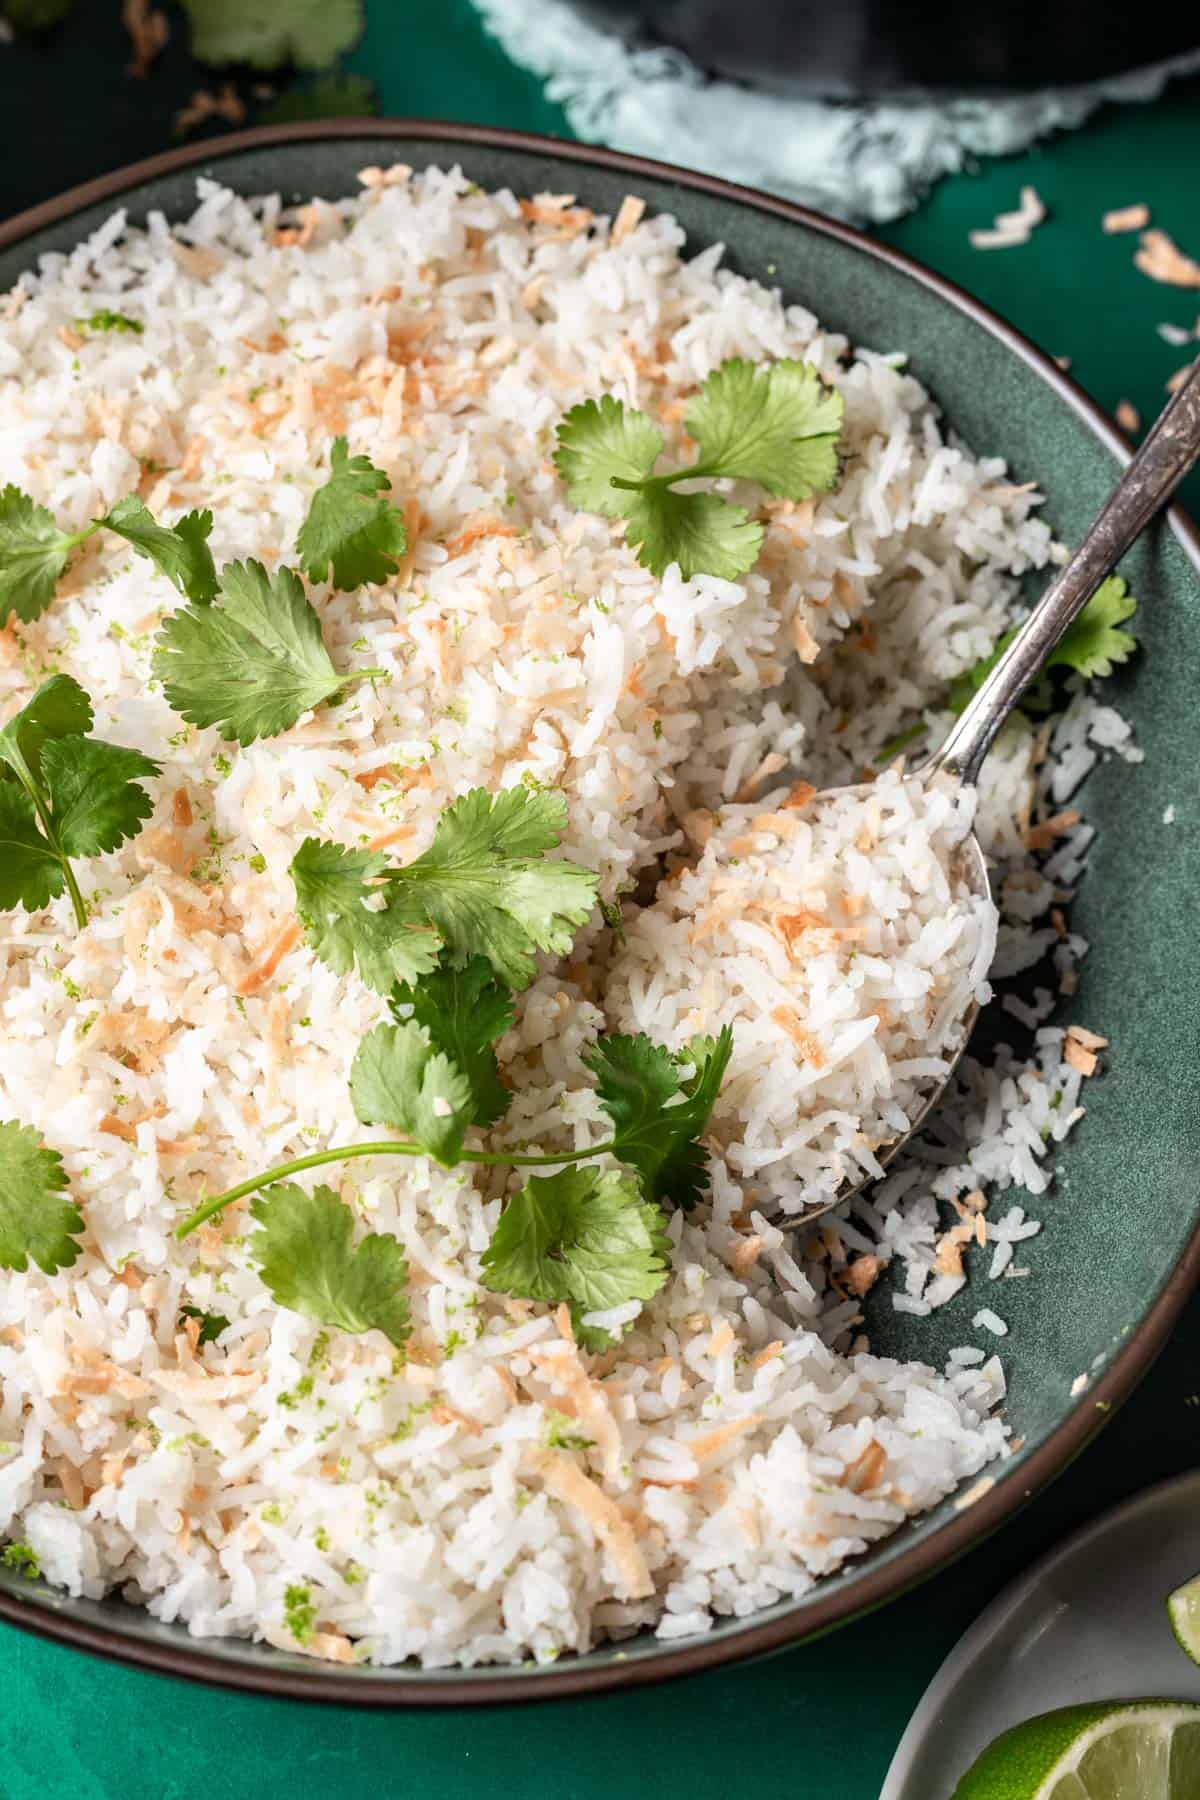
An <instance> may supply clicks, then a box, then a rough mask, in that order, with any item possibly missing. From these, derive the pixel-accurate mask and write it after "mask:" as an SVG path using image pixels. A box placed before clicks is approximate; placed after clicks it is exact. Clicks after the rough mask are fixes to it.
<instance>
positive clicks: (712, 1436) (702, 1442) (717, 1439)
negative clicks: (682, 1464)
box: [680, 1413, 762, 1463]
mask: <svg viewBox="0 0 1200 1800" xmlns="http://www.w3.org/2000/svg"><path fill="white" fill-rule="evenodd" d="M761 1424H762V1414H761V1413H744V1414H743V1415H742V1417H741V1418H740V1419H727V1420H726V1421H725V1423H724V1424H723V1425H714V1426H713V1428H712V1430H711V1431H702V1432H701V1433H700V1434H699V1436H698V1437H693V1438H683V1439H681V1440H680V1441H681V1442H682V1444H683V1446H684V1448H685V1449H686V1450H688V1451H690V1453H691V1455H692V1456H693V1457H694V1458H695V1460H696V1461H697V1462H698V1463H705V1462H708V1461H709V1459H710V1458H711V1457H714V1456H716V1455H718V1453H719V1452H720V1451H722V1450H724V1449H726V1448H727V1447H728V1446H729V1445H730V1444H732V1443H736V1441H737V1439H738V1438H740V1437H744V1436H745V1434H746V1432H748V1431H753V1430H754V1427H755V1426H756V1425H761Z"/></svg>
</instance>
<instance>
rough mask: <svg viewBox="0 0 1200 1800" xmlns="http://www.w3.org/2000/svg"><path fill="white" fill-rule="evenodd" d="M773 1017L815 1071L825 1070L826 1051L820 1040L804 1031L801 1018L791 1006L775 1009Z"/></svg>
mask: <svg viewBox="0 0 1200 1800" xmlns="http://www.w3.org/2000/svg"><path fill="white" fill-rule="evenodd" d="M771 1017H772V1019H773V1020H774V1021H775V1023H776V1025H778V1026H779V1028H780V1030H781V1031H786V1032H787V1035H788V1036H789V1037H790V1038H791V1040H792V1042H793V1044H795V1046H796V1048H797V1050H798V1051H799V1052H800V1054H801V1056H802V1057H803V1058H804V1060H805V1062H806V1063H808V1064H809V1065H810V1066H811V1067H812V1068H814V1069H821V1068H824V1066H825V1051H824V1049H823V1047H822V1044H821V1040H820V1038H818V1037H816V1036H814V1034H813V1033H812V1032H811V1031H806V1030H805V1029H804V1026H803V1025H802V1024H801V1022H800V1019H799V1017H798V1016H797V1014H796V1013H794V1012H793V1011H792V1008H791V1007H790V1006H777V1007H775V1009H774V1010H773V1012H772V1013H771Z"/></svg>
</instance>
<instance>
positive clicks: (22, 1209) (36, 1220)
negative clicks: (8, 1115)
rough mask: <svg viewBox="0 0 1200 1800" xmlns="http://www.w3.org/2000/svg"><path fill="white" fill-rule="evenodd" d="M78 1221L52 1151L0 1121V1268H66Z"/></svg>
mask: <svg viewBox="0 0 1200 1800" xmlns="http://www.w3.org/2000/svg"><path fill="white" fill-rule="evenodd" d="M82 1230H83V1217H82V1215H81V1213H80V1211H79V1208H78V1207H77V1206H76V1204H75V1202H74V1201H73V1200H72V1199H71V1196H70V1194H69V1193H68V1192H67V1176H66V1171H65V1169H64V1168H63V1161H62V1157H61V1156H60V1155H59V1154H58V1152H57V1150H48V1149H47V1148H46V1146H45V1144H43V1142H42V1140H41V1138H40V1137H39V1136H38V1134H37V1132H36V1131H34V1130H32V1129H31V1128H30V1127H29V1126H28V1125H18V1124H16V1123H14V1121H12V1120H11V1119H8V1120H5V1121H3V1122H0V1269H16V1270H17V1271H18V1272H23V1271H24V1270H26V1269H27V1268H28V1267H29V1265H30V1263H34V1264H36V1266H37V1267H38V1268H39V1269H41V1271H42V1273H43V1274H44V1275H53V1274H55V1273H56V1272H57V1271H58V1270H59V1269H69V1268H70V1266H71V1264H72V1263H73V1262H74V1261H75V1259H76V1258H77V1257H78V1255H79V1244H78V1243H77V1242H76V1234H77V1233H78V1232H81V1231H82Z"/></svg>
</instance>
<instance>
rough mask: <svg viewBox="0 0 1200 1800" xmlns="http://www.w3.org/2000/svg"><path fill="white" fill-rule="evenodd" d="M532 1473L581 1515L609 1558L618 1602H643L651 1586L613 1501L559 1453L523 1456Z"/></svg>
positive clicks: (538, 1451)
mask: <svg viewBox="0 0 1200 1800" xmlns="http://www.w3.org/2000/svg"><path fill="white" fill-rule="evenodd" d="M527 1456H528V1461H529V1465H530V1467H531V1469H532V1470H533V1472H534V1473H535V1474H536V1475H538V1476H539V1477H540V1479H541V1481H542V1484H543V1486H544V1487H545V1488H546V1491H547V1492H548V1493H550V1494H552V1495H553V1496H554V1498H555V1499H556V1500H559V1501H561V1502H562V1503H563V1505H564V1506H571V1507H574V1508H575V1510H576V1511H577V1512H580V1513H582V1514H583V1516H584V1518H585V1519H586V1520H587V1522H588V1524H589V1525H590V1526H591V1528H592V1530H593V1531H594V1532H595V1534H596V1536H597V1537H598V1538H599V1540H600V1542H601V1543H602V1544H603V1546H604V1548H605V1549H606V1550H607V1551H608V1554H609V1556H610V1557H611V1558H612V1561H613V1565H614V1567H615V1569H616V1573H617V1582H616V1593H617V1598H618V1599H620V1600H645V1599H648V1598H649V1596H650V1595H651V1594H652V1593H653V1592H654V1582H653V1581H652V1580H651V1577H650V1571H649V1569H648V1568H647V1567H646V1562H645V1558H644V1557H643V1556H642V1553H641V1551H640V1550H639V1548H638V1544H637V1538H636V1536H635V1534H634V1531H633V1528H632V1526H631V1525H630V1524H629V1521H628V1520H627V1519H625V1518H624V1517H623V1516H622V1514H621V1512H620V1510H619V1508H618V1507H617V1504H616V1502H615V1501H614V1500H612V1499H610V1498H609V1496H608V1495H607V1494H606V1493H605V1492H604V1491H603V1489H602V1488H600V1487H598V1486H597V1484H596V1483H595V1482H594V1481H592V1480H590V1479H589V1477H588V1476H586V1475H585V1474H584V1472H583V1470H582V1469H581V1468H580V1467H579V1466H578V1464H577V1463H575V1462H573V1461H572V1459H571V1458H570V1457H569V1456H566V1455H564V1454H563V1452H562V1451H561V1450H543V1449H534V1450H531V1451H529V1452H527Z"/></svg>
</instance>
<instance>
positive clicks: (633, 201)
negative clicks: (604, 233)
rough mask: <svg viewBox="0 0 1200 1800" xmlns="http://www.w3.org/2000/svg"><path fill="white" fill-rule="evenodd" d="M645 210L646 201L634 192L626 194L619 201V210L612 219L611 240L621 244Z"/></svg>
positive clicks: (634, 227) (638, 222)
mask: <svg viewBox="0 0 1200 1800" xmlns="http://www.w3.org/2000/svg"><path fill="white" fill-rule="evenodd" d="M645 210H646V202H645V201H644V200H642V199H640V198H639V197H638V195H636V194H626V196H625V198H624V199H623V200H622V202H621V210H620V211H619V212H618V214H617V216H616V218H615V219H614V220H613V228H612V242H613V243H614V244H622V243H624V241H625V239H626V238H627V237H628V236H629V234H630V232H631V231H633V230H635V229H636V227H637V226H638V225H639V224H640V223H641V217H642V214H643V213H644V212H645Z"/></svg>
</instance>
